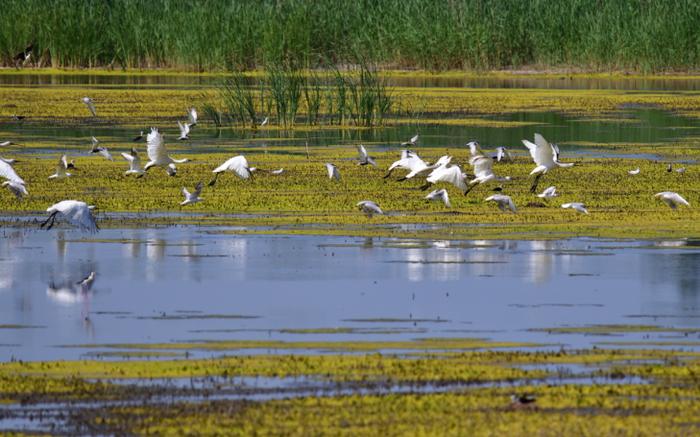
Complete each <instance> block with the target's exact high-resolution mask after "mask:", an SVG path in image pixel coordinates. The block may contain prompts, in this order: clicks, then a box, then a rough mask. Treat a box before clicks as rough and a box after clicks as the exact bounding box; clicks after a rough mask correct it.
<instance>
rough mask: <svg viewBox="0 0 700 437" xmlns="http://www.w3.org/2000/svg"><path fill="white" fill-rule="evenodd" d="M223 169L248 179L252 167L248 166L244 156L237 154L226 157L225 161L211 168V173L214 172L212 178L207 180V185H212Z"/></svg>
mask: <svg viewBox="0 0 700 437" xmlns="http://www.w3.org/2000/svg"><path fill="white" fill-rule="evenodd" d="M225 171H230V172H233V173H235V174H236V175H237V176H238V177H239V178H241V179H250V177H251V176H252V169H251V168H250V167H249V166H248V160H247V159H245V156H243V155H238V156H234V157H233V158H230V159H228V160H227V161H226V162H224V163H223V164H221V165H220V166H218V167H216V168H215V169H214V170H212V173H214V179H212V180H211V181H209V186H210V187H212V186H214V184H215V183H216V180H217V179H218V178H219V174H221V173H223V172H225Z"/></svg>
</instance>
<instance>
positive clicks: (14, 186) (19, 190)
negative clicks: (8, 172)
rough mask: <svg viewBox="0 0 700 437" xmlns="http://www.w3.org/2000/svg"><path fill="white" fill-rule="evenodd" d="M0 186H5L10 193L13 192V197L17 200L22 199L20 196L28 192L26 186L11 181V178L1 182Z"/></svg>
mask: <svg viewBox="0 0 700 437" xmlns="http://www.w3.org/2000/svg"><path fill="white" fill-rule="evenodd" d="M2 186H3V187H7V189H8V190H10V192H11V193H12V194H14V195H15V197H16V198H17V199H19V200H22V198H23V197H24V196H26V195H28V194H29V192H27V188H26V187H25V186H24V184H22V183H19V182H17V181H12V180H10V181H5V182H3V183H2Z"/></svg>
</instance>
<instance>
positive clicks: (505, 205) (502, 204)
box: [484, 194, 517, 212]
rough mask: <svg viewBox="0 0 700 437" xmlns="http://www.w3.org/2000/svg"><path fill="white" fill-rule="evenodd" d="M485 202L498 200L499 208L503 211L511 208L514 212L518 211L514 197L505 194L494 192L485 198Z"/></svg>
mask: <svg viewBox="0 0 700 437" xmlns="http://www.w3.org/2000/svg"><path fill="white" fill-rule="evenodd" d="M484 202H496V204H497V205H498V209H500V210H501V211H508V209H510V210H511V211H513V212H517V210H516V209H515V204H514V203H513V199H511V198H510V196H506V195H505V194H494V195H492V196H489V197H487V198H486V199H484Z"/></svg>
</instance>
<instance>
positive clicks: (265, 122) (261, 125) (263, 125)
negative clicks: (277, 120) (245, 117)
mask: <svg viewBox="0 0 700 437" xmlns="http://www.w3.org/2000/svg"><path fill="white" fill-rule="evenodd" d="M269 122H270V118H269V117H265V118H264V119H263V121H262V123H260V127H265V126H267V123H269Z"/></svg>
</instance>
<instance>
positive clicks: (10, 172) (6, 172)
mask: <svg viewBox="0 0 700 437" xmlns="http://www.w3.org/2000/svg"><path fill="white" fill-rule="evenodd" d="M0 176H2V177H4V178H5V179H7V180H9V181H10V182H17V183H20V184H22V185H24V180H23V179H22V178H21V177H19V175H18V174H17V172H15V169H14V168H12V166H11V165H10V164H8V163H7V162H5V161H2V160H0Z"/></svg>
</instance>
